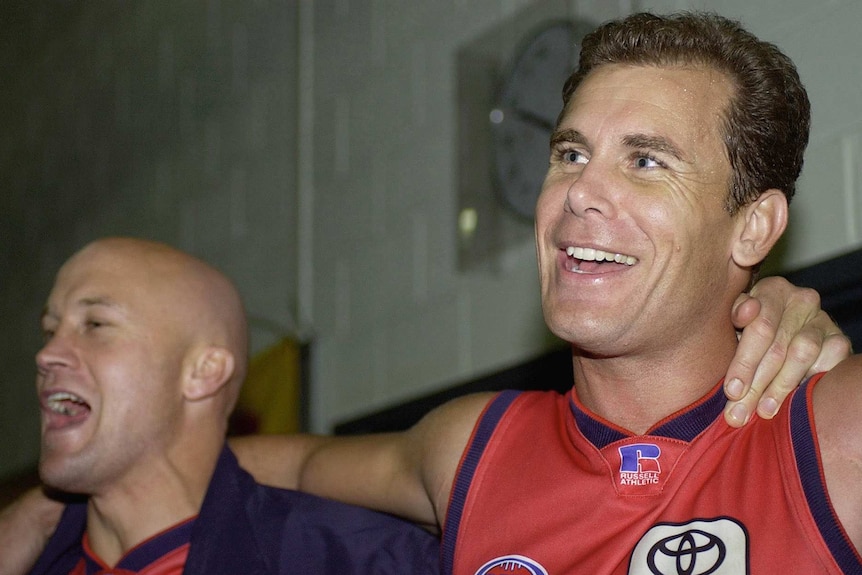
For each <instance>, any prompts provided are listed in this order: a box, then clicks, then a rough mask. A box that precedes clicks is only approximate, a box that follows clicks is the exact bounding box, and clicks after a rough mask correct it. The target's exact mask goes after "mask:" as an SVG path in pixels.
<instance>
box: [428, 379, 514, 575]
mask: <svg viewBox="0 0 862 575" xmlns="http://www.w3.org/2000/svg"><path fill="white" fill-rule="evenodd" d="M520 393H521V392H520V391H515V390H507V391H502V392H500V393H499V394H498V395H497V397H495V398H494V399H493V400H491V403H490V404H489V405H488V408H487V409H486V410H485V412H484V413H483V414H482V417H481V419H480V420H479V423H478V425H477V427H476V432H475V433H474V434H473V439H472V441H471V442H470V445H468V446H467V451H466V453H465V454H464V461H463V462H462V463H461V468H460V469H459V470H458V475H457V477H455V481H454V483H453V484H452V496H451V497H450V498H449V508H448V509H447V511H446V526H445V529H444V530H443V543H442V547H441V562H442V570H443V573H444V575H451V574H452V568H453V566H454V562H455V542H456V539H457V537H458V529H459V527H460V526H461V514H462V513H463V511H464V504H465V503H466V502H467V493H468V492H469V491H470V485H471V484H472V483H473V476H474V475H475V473H476V468H477V467H478V466H479V460H480V459H481V458H482V454H483V453H484V452H485V448H486V447H487V446H488V442H489V441H490V440H491V436H492V435H493V434H494V430H495V429H496V428H497V424H498V423H500V419H502V417H503V414H504V413H506V410H507V409H509V406H510V405H512V402H513V401H515V398H516V397H518V395H520Z"/></svg>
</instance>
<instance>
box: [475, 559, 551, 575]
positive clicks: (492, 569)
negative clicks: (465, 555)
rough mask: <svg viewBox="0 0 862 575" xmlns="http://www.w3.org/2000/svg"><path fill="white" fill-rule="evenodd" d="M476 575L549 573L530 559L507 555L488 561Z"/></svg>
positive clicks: (546, 574) (542, 574) (537, 574)
mask: <svg viewBox="0 0 862 575" xmlns="http://www.w3.org/2000/svg"><path fill="white" fill-rule="evenodd" d="M476 575H548V572H547V571H545V568H544V567H542V566H541V565H539V564H538V563H536V562H535V561H533V560H532V559H530V558H529V557H523V556H521V555H506V556H505V557H497V558H496V559H492V560H491V561H488V562H487V563H485V564H484V565H482V567H480V568H479V570H478V571H476Z"/></svg>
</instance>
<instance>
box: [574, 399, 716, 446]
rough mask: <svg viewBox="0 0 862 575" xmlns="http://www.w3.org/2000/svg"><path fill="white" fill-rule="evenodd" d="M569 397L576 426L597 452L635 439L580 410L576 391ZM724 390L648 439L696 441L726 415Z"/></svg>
mask: <svg viewBox="0 0 862 575" xmlns="http://www.w3.org/2000/svg"><path fill="white" fill-rule="evenodd" d="M571 393H572V395H570V396H569V407H570V408H571V410H572V415H574V417H575V423H576V424H577V426H578V429H580V430H581V433H582V434H583V435H584V437H586V438H587V440H589V442H590V443H592V444H593V445H594V446H596V448H598V449H602V448H604V447H606V446H608V445H610V444H611V443H613V442H615V441H619V440H621V439H625V438H627V437H632V436H633V435H634V434H633V433H628V432H626V431H625V430H622V429H620V428H618V427H612V426H610V425H608V424H607V423H606V422H604V421H602V420H600V419H598V418H596V417H595V416H594V415H592V414H591V413H589V412H587V411H586V410H584V409H583V408H581V407H580V406H579V405H578V404H577V403H576V402H575V401H574V399H573V397H574V393H575V391H574V390H572V392H571ZM725 401H726V399H725V396H724V387H723V386H722V385H721V383H719V384H718V385H716V386H715V388H714V389H713V390H712V391H711V392H710V393H709V395H706V396H704V397H703V398H701V399H700V400H699V401H697V402H696V403H693V404H692V405H690V406H688V407H686V408H685V409H682V410H680V411H678V412H677V413H674V414H673V415H671V416H669V417H667V418H665V419H663V420H661V421H659V422H658V423H657V424H656V426H655V427H653V428H652V429H650V430H649V431H647V432H646V434H645V435H653V436H658V437H668V438H671V439H679V440H681V441H686V442H688V441H693V440H694V438H695V437H697V436H698V435H700V434H701V433H702V432H703V431H704V430H705V429H706V428H707V427H709V426H710V425H711V424H712V422H713V421H715V418H716V417H718V416H719V415H721V413H722V411H724V404H725Z"/></svg>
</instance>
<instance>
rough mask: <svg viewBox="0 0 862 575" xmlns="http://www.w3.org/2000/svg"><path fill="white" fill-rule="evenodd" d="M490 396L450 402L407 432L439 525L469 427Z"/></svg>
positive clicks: (469, 434) (468, 437) (483, 395)
mask: <svg viewBox="0 0 862 575" xmlns="http://www.w3.org/2000/svg"><path fill="white" fill-rule="evenodd" d="M495 395H496V394H494V393H477V394H471V395H465V396H463V397H459V398H456V399H453V400H451V401H449V402H447V403H445V404H443V405H441V406H440V407H438V408H436V409H434V410H432V411H431V412H429V413H428V414H427V415H426V416H425V417H424V418H422V420H421V421H420V422H419V423H417V424H416V425H415V426H414V427H413V428H412V429H410V430H409V431H408V432H407V433H408V435H409V436H410V444H411V445H413V446H414V447H416V448H417V449H416V451H415V452H414V457H416V458H418V459H419V460H420V461H421V467H422V475H423V482H424V484H425V486H426V489H427V490H428V496H429V497H430V498H431V500H432V502H433V504H434V507H435V510H436V513H437V519H438V521H439V522H440V524H441V525H442V523H443V521H444V519H445V511H446V506H447V505H448V503H449V494H450V493H451V491H452V483H453V482H454V480H455V473H456V472H457V470H458V464H459V463H460V461H461V454H462V453H463V452H464V449H465V448H466V447H467V443H468V442H469V441H470V436H471V434H472V433H473V428H474V427H475V425H476V422H477V421H478V420H479V417H480V416H481V415H482V412H483V411H484V409H485V407H486V406H487V405H488V403H489V402H490V401H491V399H493V398H494V397H495Z"/></svg>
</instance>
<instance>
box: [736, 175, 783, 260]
mask: <svg viewBox="0 0 862 575" xmlns="http://www.w3.org/2000/svg"><path fill="white" fill-rule="evenodd" d="M740 218H741V219H740V226H741V229H740V231H739V236H738V239H737V242H736V244H735V245H734V248H733V261H734V262H736V264H737V265H739V266H741V267H746V268H750V267H753V266H756V265H757V264H759V263H760V262H762V261H763V259H764V258H765V257H766V255H767V254H768V253H769V250H771V249H772V246H774V245H775V243H776V242H777V241H778V238H780V237H781V234H783V233H784V229H785V228H786V227H787V196H785V195H784V193H783V192H782V191H781V190H775V189H770V190H766V191H765V192H763V193H762V194H760V196H759V197H758V198H757V199H756V200H754V202H752V203H751V204H749V205H747V206H745V208H743V210H742V214H741V215H740Z"/></svg>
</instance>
